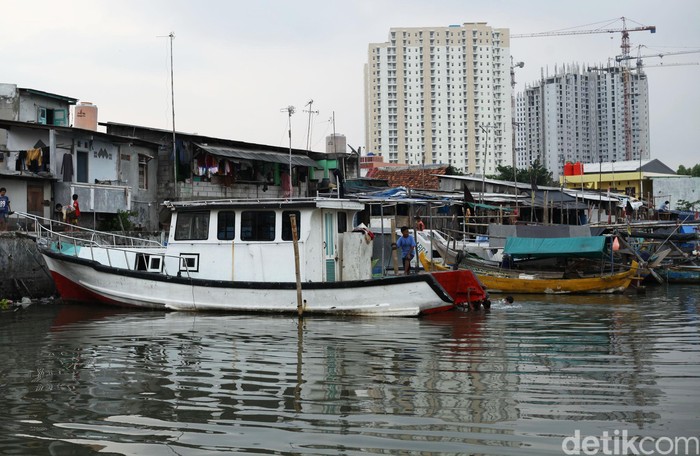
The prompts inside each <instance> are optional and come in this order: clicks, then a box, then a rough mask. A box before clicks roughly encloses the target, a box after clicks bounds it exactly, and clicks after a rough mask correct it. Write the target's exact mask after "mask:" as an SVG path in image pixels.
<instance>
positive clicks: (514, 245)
mask: <svg viewBox="0 0 700 456" xmlns="http://www.w3.org/2000/svg"><path fill="white" fill-rule="evenodd" d="M604 249H605V238H604V237H602V236H591V237H571V238H522V237H509V238H508V239H507V240H506V246H505V248H504V249H503V253H507V254H508V255H510V256H512V257H514V258H516V257H520V258H522V257H540V258H541V257H558V256H572V257H586V258H600V257H601V256H602V255H603V250H604Z"/></svg>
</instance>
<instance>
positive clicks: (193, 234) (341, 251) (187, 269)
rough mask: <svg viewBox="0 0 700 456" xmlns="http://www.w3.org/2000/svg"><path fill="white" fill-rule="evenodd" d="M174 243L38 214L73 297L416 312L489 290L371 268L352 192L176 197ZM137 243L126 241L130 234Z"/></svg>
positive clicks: (207, 306)
mask: <svg viewBox="0 0 700 456" xmlns="http://www.w3.org/2000/svg"><path fill="white" fill-rule="evenodd" d="M167 205H168V207H169V208H170V209H171V211H172V217H171V223H170V231H169V235H168V238H167V243H163V245H160V244H158V243H153V242H151V243H143V242H142V243H141V245H137V243H136V242H135V241H134V240H133V239H132V238H120V237H117V236H114V235H112V234H109V233H101V232H95V231H89V230H81V231H75V232H58V231H55V230H52V229H49V228H46V227H44V226H38V232H37V242H38V243H39V249H40V252H41V253H42V255H43V257H44V259H45V260H46V263H47V265H48V268H49V270H50V271H51V274H52V276H53V278H54V280H55V283H56V287H57V289H58V291H59V293H60V295H61V297H62V298H63V299H64V300H66V301H75V302H83V303H96V302H97V303H105V304H113V305H119V306H132V307H143V308H158V309H171V310H183V311H214V310H220V311H251V312H274V313H284V312H289V313H296V312H298V311H299V310H300V309H299V306H298V303H299V301H298V299H297V281H296V268H295V253H294V242H293V239H292V232H293V230H292V223H291V222H290V215H294V216H296V219H297V223H296V226H297V228H298V233H299V235H298V244H297V245H298V251H299V254H298V257H297V258H298V259H299V283H300V289H301V303H302V305H301V306H300V307H301V310H302V311H303V313H304V314H313V313H323V314H351V315H393V316H415V315H420V314H425V313H430V312H437V311H442V310H447V309H451V308H452V307H454V306H455V305H466V304H468V303H470V302H478V301H482V300H484V299H485V298H486V294H485V292H484V290H483V288H482V287H481V286H480V284H479V282H478V280H477V279H476V277H475V276H474V274H472V273H471V271H465V270H460V271H444V272H433V273H425V274H413V275H408V276H386V277H381V278H378V279H372V270H371V269H372V268H371V260H372V259H371V254H372V245H371V242H372V240H371V239H370V236H369V235H368V234H366V233H363V232H353V231H352V229H353V228H352V220H353V217H354V215H355V213H356V212H357V211H360V210H362V209H363V208H364V205H363V204H362V203H361V202H358V201H351V200H344V199H325V198H316V199H300V200H290V201H282V200H263V201H255V202H251V201H234V200H216V201H202V202H181V203H168V204H167ZM125 244H127V245H125Z"/></svg>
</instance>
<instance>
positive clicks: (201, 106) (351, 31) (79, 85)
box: [0, 0, 700, 169]
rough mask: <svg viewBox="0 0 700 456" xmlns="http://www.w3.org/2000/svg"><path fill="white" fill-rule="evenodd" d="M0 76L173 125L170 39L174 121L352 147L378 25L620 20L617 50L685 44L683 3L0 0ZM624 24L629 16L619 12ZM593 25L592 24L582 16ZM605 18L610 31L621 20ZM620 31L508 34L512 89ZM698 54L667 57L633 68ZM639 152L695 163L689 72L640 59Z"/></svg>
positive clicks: (193, 127)
mask: <svg viewBox="0 0 700 456" xmlns="http://www.w3.org/2000/svg"><path fill="white" fill-rule="evenodd" d="M0 7H1V9H0V11H2V19H3V20H2V23H3V25H2V27H0V82H5V83H14V84H17V85H18V86H19V87H27V88H32V89H37V90H44V91H47V92H53V93H58V94H61V95H66V96H70V97H74V98H78V99H79V100H81V101H89V102H92V103H95V104H96V105H98V108H99V120H100V121H112V122H123V123H133V124H138V125H145V126H150V127H156V128H165V129H170V128H172V120H171V112H170V70H169V51H168V45H169V40H168V39H167V38H163V36H165V35H168V33H170V32H174V33H175V36H176V38H175V40H174V41H173V46H174V53H173V54H174V62H175V63H174V70H175V71H174V74H175V111H176V115H175V124H176V127H177V129H178V130H179V131H184V132H189V133H199V134H201V135H208V136H217V137H222V138H227V139H235V140H241V141H249V142H256V143H263V144H271V145H281V146H286V145H288V137H287V115H286V113H284V112H281V109H283V108H285V107H287V106H290V105H292V106H295V107H296V108H297V113H296V114H294V115H293V116H292V142H293V145H294V147H300V148H305V147H306V143H307V130H308V122H309V115H308V114H307V113H305V112H303V110H304V109H307V108H305V105H306V104H307V102H308V101H309V100H312V99H313V100H314V103H313V105H312V106H313V110H314V111H319V114H317V115H314V116H313V122H312V135H311V148H312V149H313V150H324V138H325V136H326V135H328V134H330V133H332V132H333V126H332V123H331V122H330V119H331V117H332V115H333V112H335V130H336V132H337V133H342V134H344V135H346V137H347V141H348V144H350V145H353V146H360V145H364V108H363V90H364V89H363V84H364V83H363V80H364V79H363V66H364V64H365V62H366V60H367V46H368V44H369V43H379V42H385V41H387V40H388V36H389V29H390V28H391V27H430V26H447V25H451V24H462V23H464V22H479V21H484V22H487V23H488V24H489V25H491V26H494V27H505V28H509V29H510V31H511V33H513V34H516V33H532V32H545V31H551V30H559V29H565V28H570V27H578V26H582V27H580V28H581V29H595V28H599V27H600V26H601V23H605V22H611V21H613V20H615V19H616V18H619V17H621V16H625V17H627V18H628V19H630V20H631V21H630V22H628V27H633V26H637V25H655V26H656V27H657V33H656V34H651V33H649V32H633V33H630V38H631V42H632V49H633V50H632V53H633V54H635V55H636V53H637V45H645V46H647V47H648V48H649V49H644V50H643V53H646V54H649V53H659V52H672V51H680V50H683V49H700V26H699V23H700V1H698V0H668V1H659V0H604V1H601V0H587V1H569V0H551V1H550V0H530V1H522V0H517V1H516V0H513V1H505V0H502V1H498V0H488V1H487V0H480V1H471V0H445V1H440V0H433V1H428V0H422V1H419V0H345V1H336V0H296V1H291V0H249V1H245V2H244V1H238V0H229V1H226V0H198V1H196V2H195V1H184V0H178V1H175V0H147V1H143V0H139V1H135V0H119V1H102V0H87V1H71V0H67V1H63V2H56V1H54V0H38V1H26V0H17V1H15V0H0ZM632 21H634V22H632ZM593 24H595V25H593ZM609 27H610V28H621V27H622V23H621V22H620V21H618V22H615V23H611V25H610V26H609ZM620 42H621V34H619V33H616V34H611V35H609V34H586V35H578V36H565V37H548V38H521V39H514V40H513V41H512V43H511V53H512V55H513V56H514V58H515V59H516V61H524V62H525V67H524V68H522V69H518V70H517V73H516V80H517V82H518V85H517V86H516V90H518V91H519V90H521V89H522V87H523V84H525V83H530V84H532V83H534V82H536V80H537V79H538V78H539V77H540V74H541V70H542V68H545V71H547V70H546V68H547V67H548V68H549V71H550V72H553V69H554V66H555V65H561V64H565V63H581V64H584V65H597V64H600V63H606V62H607V59H609V58H614V56H616V55H618V54H620ZM661 62H665V63H666V64H669V63H674V62H687V63H691V62H693V63H694V62H700V54H688V55H677V56H671V55H668V56H666V57H664V58H663V59H659V58H651V59H647V60H645V63H646V64H648V65H658V64H659V63H661ZM646 72H647V74H648V76H649V92H650V95H649V97H650V116H651V156H652V158H658V159H660V160H661V161H663V162H664V163H666V164H667V165H669V166H671V167H672V168H674V169H675V168H676V167H677V166H678V165H679V164H683V165H686V166H689V165H694V164H696V163H700V153H699V152H700V146H698V144H700V90H699V89H698V87H699V86H698V78H699V77H700V66H698V65H686V66H667V67H665V68H663V67H648V68H647V69H646Z"/></svg>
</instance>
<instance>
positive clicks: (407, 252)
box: [393, 226, 416, 275]
mask: <svg viewBox="0 0 700 456" xmlns="http://www.w3.org/2000/svg"><path fill="white" fill-rule="evenodd" d="M393 248H400V249H401V259H402V260H403V271H404V274H406V275H408V274H410V273H411V260H412V259H413V257H414V256H415V252H416V240H415V239H413V236H411V235H410V234H408V227H407V226H402V227H401V237H400V238H399V239H398V240H397V241H396V245H394V246H393Z"/></svg>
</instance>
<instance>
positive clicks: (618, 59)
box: [615, 44, 700, 72]
mask: <svg viewBox="0 0 700 456" xmlns="http://www.w3.org/2000/svg"><path fill="white" fill-rule="evenodd" d="M645 47H646V46H644V45H643V44H640V45H639V46H638V47H637V56H636V57H632V56H630V55H628V56H623V55H618V56H617V57H615V61H616V62H624V61H629V60H632V59H636V60H637V71H638V72H641V71H642V67H645V68H648V67H655V66H664V65H663V62H662V63H661V64H659V65H644V63H643V60H642V59H649V58H660V59H662V58H664V57H665V56H667V55H682V54H697V53H700V49H687V50H684V51H671V52H659V53H656V54H646V55H642V48H645ZM681 65H692V63H669V64H666V65H665V66H681Z"/></svg>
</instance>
